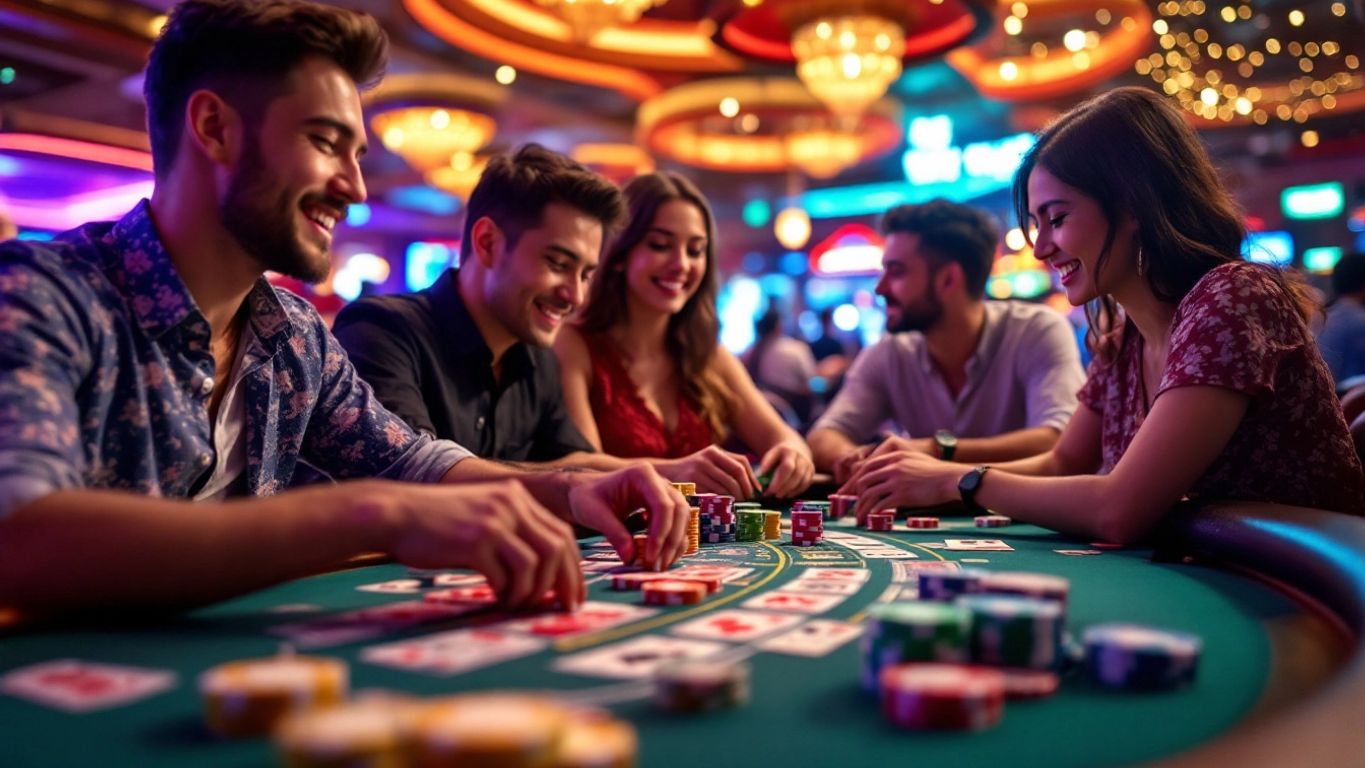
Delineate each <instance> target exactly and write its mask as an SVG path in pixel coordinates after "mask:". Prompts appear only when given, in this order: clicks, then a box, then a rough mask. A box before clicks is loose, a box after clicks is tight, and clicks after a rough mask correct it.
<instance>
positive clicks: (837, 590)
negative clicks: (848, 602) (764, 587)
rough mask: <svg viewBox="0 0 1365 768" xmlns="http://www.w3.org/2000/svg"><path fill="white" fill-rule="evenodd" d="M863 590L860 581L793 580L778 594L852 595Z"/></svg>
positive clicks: (782, 587)
mask: <svg viewBox="0 0 1365 768" xmlns="http://www.w3.org/2000/svg"><path fill="white" fill-rule="evenodd" d="M862 588H863V583H862V582H860V581H835V580H833V579H829V580H826V579H792V580H791V581H789V582H787V583H786V584H783V585H782V586H780V587H778V588H777V591H778V592H802V593H806V594H818V595H852V594H855V593H857V591H858V590H860V589H862Z"/></svg>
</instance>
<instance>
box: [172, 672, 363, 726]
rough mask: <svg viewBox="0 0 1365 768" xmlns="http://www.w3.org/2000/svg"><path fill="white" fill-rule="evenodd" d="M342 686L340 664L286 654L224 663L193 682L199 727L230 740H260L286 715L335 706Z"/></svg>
mask: <svg viewBox="0 0 1365 768" xmlns="http://www.w3.org/2000/svg"><path fill="white" fill-rule="evenodd" d="M348 685H349V673H348V671H347V669H346V663H345V662H343V661H341V660H340V659H328V658H322V657H315V656H295V655H292V654H282V655H280V656H275V657H273V658H263V659H243V660H240V661H230V662H227V663H225V664H220V665H218V666H216V667H213V668H211V669H208V670H206V671H205V672H204V673H203V674H202V675H200V676H199V693H200V695H201V696H202V698H203V701H204V721H205V722H206V723H207V725H208V727H209V729H210V730H212V731H213V732H214V733H217V734H219V735H220V736H227V737H231V738H241V737H248V736H262V735H265V734H268V733H269V732H270V731H271V730H272V729H273V728H274V727H275V725H276V724H277V723H278V722H279V721H280V720H281V719H282V718H283V717H284V716H285V715H287V714H289V713H291V712H297V711H301V710H307V709H312V708H316V707H327V706H332V705H335V704H338V703H340V702H341V701H342V700H343V699H345V698H346V690H347V687H348Z"/></svg>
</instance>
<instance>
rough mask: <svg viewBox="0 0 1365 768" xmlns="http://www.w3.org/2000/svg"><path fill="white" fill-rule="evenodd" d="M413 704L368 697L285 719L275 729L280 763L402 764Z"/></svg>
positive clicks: (317, 767)
mask: <svg viewBox="0 0 1365 768" xmlns="http://www.w3.org/2000/svg"><path fill="white" fill-rule="evenodd" d="M420 711H421V704H420V702H419V701H418V700H416V699H407V698H400V697H395V696H388V695H385V696H370V697H366V698H361V699H358V700H356V701H352V702H347V703H344V704H340V705H338V706H333V707H325V708H322V709H310V710H304V711H301V712H296V713H294V714H291V715H289V716H288V717H286V718H285V719H284V720H283V721H282V722H281V723H280V725H279V727H278V728H276V729H275V744H276V746H277V748H278V749H279V752H280V762H281V763H283V764H284V765H285V766H288V768H324V767H330V766H338V765H369V766H398V765H406V763H407V760H406V755H405V754H404V751H405V749H406V748H407V739H408V734H409V733H410V731H411V728H412V719H413V718H414V717H415V716H416V715H417V714H418V712H420Z"/></svg>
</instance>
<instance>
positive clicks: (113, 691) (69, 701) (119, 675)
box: [0, 659, 175, 713]
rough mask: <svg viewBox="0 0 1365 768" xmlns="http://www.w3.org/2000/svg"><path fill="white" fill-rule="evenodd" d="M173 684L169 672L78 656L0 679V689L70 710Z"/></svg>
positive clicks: (96, 706) (145, 693)
mask: <svg viewBox="0 0 1365 768" xmlns="http://www.w3.org/2000/svg"><path fill="white" fill-rule="evenodd" d="M174 685H175V673H173V672H168V671H165V670H159V669H141V668H138V667H127V666H120V665H115V664H98V663H95V662H91V661H80V660H78V659H57V660H55V661H45V662H42V663H40V664H33V665H30V666H27V667H21V668H20V669H16V670H14V671H12V672H10V673H8V674H6V675H5V676H4V677H3V678H0V691H3V692H5V693H8V694H9V695H11V696H17V697H19V698H21V699H28V700H29V701H33V702H37V703H39V704H44V705H46V706H49V707H52V708H54V709H60V710H63V711H65V712H72V713H80V712H91V711H94V710H97V709H108V708H110V707H117V706H119V705H122V704H130V703H132V702H134V701H137V700H138V699H144V698H147V697H148V696H151V695H153V694H156V693H160V692H162V691H165V690H168V689H170V688H171V687H172V686H174Z"/></svg>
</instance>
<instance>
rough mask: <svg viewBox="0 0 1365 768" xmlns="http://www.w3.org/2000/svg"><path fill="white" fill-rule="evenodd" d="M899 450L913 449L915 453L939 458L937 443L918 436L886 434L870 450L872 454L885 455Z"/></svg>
mask: <svg viewBox="0 0 1365 768" xmlns="http://www.w3.org/2000/svg"><path fill="white" fill-rule="evenodd" d="M900 451H913V452H915V453H922V454H924V455H925V456H932V457H933V458H936V459H937V458H940V457H939V455H938V445H937V444H936V443H935V442H934V441H933V439H932V438H928V437H920V438H914V439H911V438H908V437H900V436H898V435H887V437H886V439H885V440H882V441H881V443H880V444H879V445H878V446H877V447H876V448H875V449H874V450H873V451H872V456H885V455H886V454H888V453H897V452H900Z"/></svg>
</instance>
